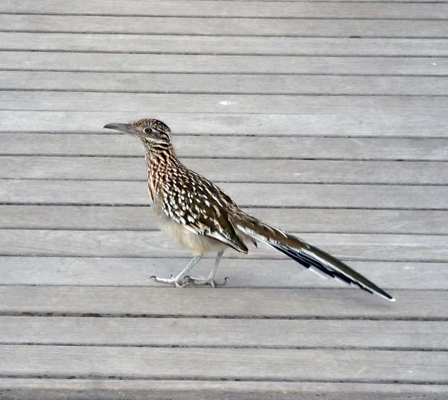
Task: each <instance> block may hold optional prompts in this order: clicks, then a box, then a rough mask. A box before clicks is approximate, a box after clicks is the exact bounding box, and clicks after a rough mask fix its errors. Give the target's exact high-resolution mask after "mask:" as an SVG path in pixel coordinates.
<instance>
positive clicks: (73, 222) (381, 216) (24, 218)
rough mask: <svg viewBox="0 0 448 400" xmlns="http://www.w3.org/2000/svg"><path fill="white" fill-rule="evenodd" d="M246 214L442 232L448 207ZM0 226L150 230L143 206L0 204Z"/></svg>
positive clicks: (330, 227) (446, 229)
mask: <svg viewBox="0 0 448 400" xmlns="http://www.w3.org/2000/svg"><path fill="white" fill-rule="evenodd" d="M246 211H247V212H249V213H250V214H252V215H254V216H256V217H258V218H260V219H262V220H263V221H266V222H268V223H270V224H272V225H275V226H278V227H281V228H282V229H284V230H287V231H301V232H333V233H398V234H399V233H408V234H445V235H446V234H448V223H447V218H448V211H434V210H363V209H353V210H350V209H348V210H347V209H325V208H323V209H322V208H321V209H309V208H307V209H300V208H294V209H288V208H250V209H247V210H246ZM0 228H14V229H17V228H20V229H67V230H69V229H81V230H91V229H96V230H110V229H112V230H153V229H158V225H157V222H156V220H155V218H154V216H153V213H152V212H151V210H150V209H149V204H148V206H146V207H145V206H143V207H132V206H114V207H108V206H95V207H91V206H48V205H47V206H41V205H40V206H39V205H37V206H35V205H20V206H15V205H0Z"/></svg>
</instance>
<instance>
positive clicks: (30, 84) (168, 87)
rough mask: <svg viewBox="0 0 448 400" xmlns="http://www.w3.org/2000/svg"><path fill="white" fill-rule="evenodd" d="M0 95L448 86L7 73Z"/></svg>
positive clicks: (384, 80) (386, 80)
mask: <svg viewBox="0 0 448 400" xmlns="http://www.w3.org/2000/svg"><path fill="white" fill-rule="evenodd" d="M0 90H46V91H47V90H48V91H87V92H120V93H182V94H186V93H196V94H203V93H222V94H270V95H272V94H300V95H314V94H319V95H388V96H391V95H406V96H429V95H434V96H444V95H448V82H447V80H446V79H442V78H438V77H371V76H369V77H353V76H350V77H344V76H297V75H236V74H226V75H216V74H205V75H204V74H135V73H133V74H130V73H92V72H57V71H52V72H36V71H33V72H31V71H26V72H24V71H3V72H2V73H1V74H0Z"/></svg>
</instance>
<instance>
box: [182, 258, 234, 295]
mask: <svg viewBox="0 0 448 400" xmlns="http://www.w3.org/2000/svg"><path fill="white" fill-rule="evenodd" d="M223 254H224V250H221V251H220V252H219V253H218V254H217V255H216V259H215V263H214V264H213V267H212V269H211V271H210V274H209V275H208V277H207V278H205V279H203V278H194V277H189V276H187V277H185V278H186V279H188V282H189V283H190V282H191V283H193V284H195V285H210V286H211V287H216V285H217V283H216V282H215V274H216V271H217V270H218V267H219V263H220V261H221V259H222V255H223ZM226 282H227V278H225V279H224V282H223V283H222V285H225V284H226Z"/></svg>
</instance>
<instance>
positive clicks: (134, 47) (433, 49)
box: [0, 23, 448, 69]
mask: <svg viewBox="0 0 448 400" xmlns="http://www.w3.org/2000/svg"><path fill="white" fill-rule="evenodd" d="M390 24H392V23H390ZM0 38H1V39H2V40H1V46H0V48H1V49H2V50H33V51H38V50H44V51H45V50H47V51H48V50H50V51H55V50H59V51H84V52H95V51H99V52H102V53H113V52H117V53H148V52H149V53H158V54H172V53H180V54H210V55H217V54H221V55H225V54H227V55H237V54H240V55H247V54H253V55H274V54H275V55H283V56H286V55H289V56H292V55H301V56H311V55H314V56H356V57H360V56H383V57H384V56H392V57H395V58H397V57H401V56H413V57H446V56H447V55H448V50H447V46H446V40H445V39H420V40H419V39H398V38H394V39H386V38H381V39H374V38H363V39H362V40H359V39H355V38H352V39H350V38H297V37H296V38H292V37H238V39H237V40H230V39H229V37H227V36H225V37H219V36H215V37H211V36H183V37H182V40H179V36H177V35H160V36H159V35H154V36H152V35H120V34H94V33H85V34H76V33H39V32H33V33H26V32H14V33H11V32H3V33H0ZM35 56H36V55H35V54H29V53H28V58H27V60H28V61H27V62H29V61H30V60H32V59H35ZM79 56H82V55H79ZM104 56H105V57H107V55H104ZM70 57H71V58H73V59H75V58H76V55H71V56H70ZM94 57H96V58H98V56H97V55H94ZM131 57H132V56H131V55H130V54H127V59H128V60H129V68H131V65H130V64H133V63H132V62H131V61H132V58H131ZM2 58H3V56H2ZM145 60H147V59H145ZM399 60H400V59H399V58H397V64H398V65H400V61H399ZM145 63H147V61H145ZM434 63H435V64H437V60H432V62H431V63H430V64H432V65H433V64H434ZM126 64H127V63H126ZM31 65H32V64H31ZM133 67H134V68H142V67H137V66H133ZM22 68H23V66H22ZM58 68H60V65H58ZM145 68H147V67H145ZM46 69H48V67H47V68H46ZM435 69H437V68H435Z"/></svg>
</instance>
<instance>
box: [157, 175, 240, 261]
mask: <svg viewBox="0 0 448 400" xmlns="http://www.w3.org/2000/svg"><path fill="white" fill-rule="evenodd" d="M188 178H189V179H184V180H183V182H182V185H183V186H182V187H175V188H174V190H173V188H170V190H168V191H167V193H166V194H164V201H163V206H162V208H163V211H164V212H165V214H166V215H167V216H168V217H170V218H172V219H173V220H175V221H176V222H178V223H180V224H182V225H184V226H185V228H187V229H189V230H190V231H192V232H194V233H196V234H199V235H205V236H209V237H212V238H214V239H216V240H219V241H220V242H223V243H225V244H226V245H228V246H230V247H232V248H233V249H235V250H237V251H239V252H242V253H247V252H248V249H247V246H246V245H245V243H244V242H243V241H242V240H241V238H240V237H239V236H238V235H237V233H236V231H235V229H234V227H233V226H232V223H231V222H230V219H229V215H228V212H227V210H228V207H231V208H233V207H236V204H235V203H234V202H233V201H232V199H230V197H229V196H227V195H226V194H225V193H224V192H223V191H222V190H221V189H220V188H219V187H218V186H216V185H214V184H213V183H211V182H210V181H208V180H207V179H205V178H203V177H202V176H200V175H198V174H190V176H189V177H188Z"/></svg>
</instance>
